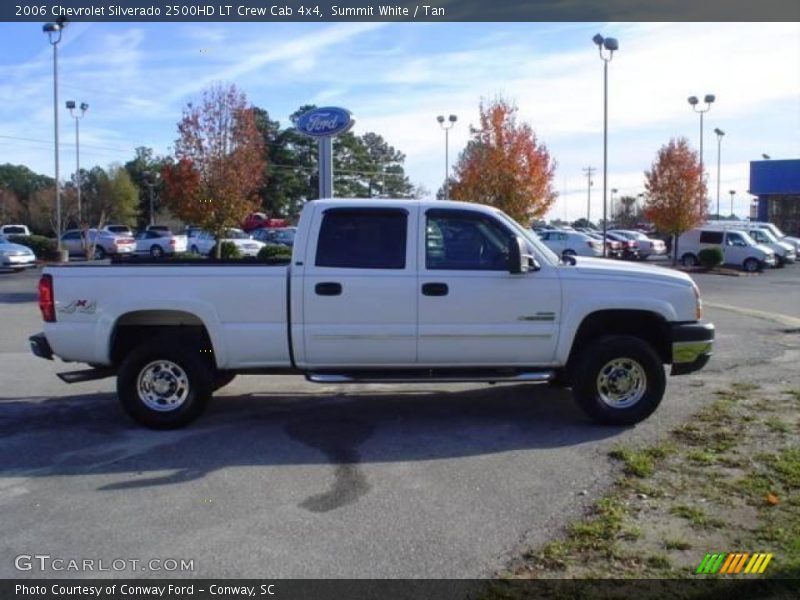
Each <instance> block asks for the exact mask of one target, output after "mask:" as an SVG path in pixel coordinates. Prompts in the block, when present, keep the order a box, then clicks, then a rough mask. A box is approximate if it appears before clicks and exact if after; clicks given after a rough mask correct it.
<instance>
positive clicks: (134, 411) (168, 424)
mask: <svg viewBox="0 0 800 600" xmlns="http://www.w3.org/2000/svg"><path fill="white" fill-rule="evenodd" d="M192 350H194V352H193V351H192ZM211 392H212V377H211V374H210V369H209V368H208V364H207V362H206V361H204V360H203V359H202V358H201V356H200V354H199V352H197V349H196V348H193V347H192V344H185V343H184V344H182V345H181V344H180V343H177V342H175V341H174V340H169V339H167V338H157V339H154V340H152V341H149V342H146V343H144V344H142V345H141V346H139V347H138V348H136V349H135V350H133V352H131V353H130V354H128V356H127V358H126V359H125V361H124V362H123V363H122V366H121V367H120V370H119V373H118V375H117V395H118V396H119V399H120V401H121V402H122V407H123V408H124V409H125V412H127V413H128V414H129V415H130V416H131V417H132V418H133V419H134V420H135V421H136V422H137V423H139V424H140V425H144V426H145V427H149V428H150V429H176V428H178V427H183V426H185V425H188V424H189V423H191V422H192V421H194V420H195V419H196V418H197V417H198V416H200V414H201V413H202V412H203V409H204V408H205V406H206V404H207V403H208V400H209V399H210V397H211Z"/></svg>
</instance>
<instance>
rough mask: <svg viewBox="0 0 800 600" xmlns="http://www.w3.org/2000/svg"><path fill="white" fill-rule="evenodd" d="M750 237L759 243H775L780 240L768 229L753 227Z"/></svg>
mask: <svg viewBox="0 0 800 600" xmlns="http://www.w3.org/2000/svg"><path fill="white" fill-rule="evenodd" d="M750 237H752V238H753V239H754V240H755V241H757V242H758V243H759V244H775V243H777V241H778V240H777V238H776V237H775V236H774V235H772V233H770V231H769V230H768V229H753V230H751V231H750Z"/></svg>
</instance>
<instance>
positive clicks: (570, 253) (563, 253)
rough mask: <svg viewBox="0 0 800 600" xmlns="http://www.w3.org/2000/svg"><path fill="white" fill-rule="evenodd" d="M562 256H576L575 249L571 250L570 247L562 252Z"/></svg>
mask: <svg viewBox="0 0 800 600" xmlns="http://www.w3.org/2000/svg"><path fill="white" fill-rule="evenodd" d="M561 256H570V257H573V258H574V257H575V250H569V249H568V250H564V252H562V253H561Z"/></svg>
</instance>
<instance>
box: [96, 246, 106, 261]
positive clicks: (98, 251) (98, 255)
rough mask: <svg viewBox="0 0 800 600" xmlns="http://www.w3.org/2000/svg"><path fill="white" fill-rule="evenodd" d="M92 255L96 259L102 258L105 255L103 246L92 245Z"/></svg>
mask: <svg viewBox="0 0 800 600" xmlns="http://www.w3.org/2000/svg"><path fill="white" fill-rule="evenodd" d="M94 257H95V259H97V260H103V259H104V258H105V257H106V251H105V248H103V247H102V246H95V247H94Z"/></svg>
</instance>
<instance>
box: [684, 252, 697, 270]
mask: <svg viewBox="0 0 800 600" xmlns="http://www.w3.org/2000/svg"><path fill="white" fill-rule="evenodd" d="M681 264H682V265H683V266H684V267H696V266H697V265H699V264H700V261H699V260H697V257H696V256H695V255H694V254H691V253H690V252H687V253H686V254H684V255H683V256H681Z"/></svg>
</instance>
